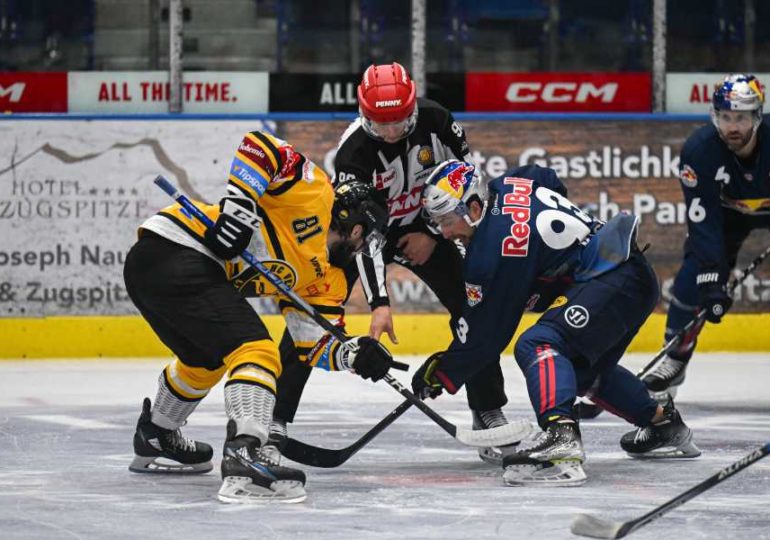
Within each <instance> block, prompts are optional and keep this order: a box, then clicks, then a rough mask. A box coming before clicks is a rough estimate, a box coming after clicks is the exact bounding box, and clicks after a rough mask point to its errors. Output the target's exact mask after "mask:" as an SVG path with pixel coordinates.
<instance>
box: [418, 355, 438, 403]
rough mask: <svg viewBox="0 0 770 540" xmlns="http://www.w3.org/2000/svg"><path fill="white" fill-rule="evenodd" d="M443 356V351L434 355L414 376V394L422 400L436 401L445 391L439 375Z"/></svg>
mask: <svg viewBox="0 0 770 540" xmlns="http://www.w3.org/2000/svg"><path fill="white" fill-rule="evenodd" d="M442 356H444V353H443V351H442V352H437V353H433V354H432V355H430V357H429V358H428V359H427V360H426V361H425V362H423V363H422V365H421V366H420V367H419V368H417V371H416V372H415V374H414V375H413V376H412V392H413V393H414V395H416V396H417V397H419V398H420V399H428V398H431V399H434V398H437V397H438V396H440V395H441V393H442V392H443V391H444V385H443V384H442V382H441V380H440V379H439V376H438V373H437V371H438V369H439V367H440V365H441V357H442Z"/></svg>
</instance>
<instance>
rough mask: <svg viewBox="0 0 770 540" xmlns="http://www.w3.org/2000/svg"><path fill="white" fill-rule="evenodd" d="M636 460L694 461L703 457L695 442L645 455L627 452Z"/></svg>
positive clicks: (664, 447)
mask: <svg viewBox="0 0 770 540" xmlns="http://www.w3.org/2000/svg"><path fill="white" fill-rule="evenodd" d="M626 453H627V454H628V455H629V456H630V457H632V458H634V459H694V458H696V457H698V456H700V455H701V451H700V448H698V447H697V446H695V443H693V442H687V443H684V444H680V445H679V446H675V447H674V446H662V447H660V448H656V449H655V450H650V451H649V452H645V453H643V454H632V453H630V452H626Z"/></svg>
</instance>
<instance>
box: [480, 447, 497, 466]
mask: <svg viewBox="0 0 770 540" xmlns="http://www.w3.org/2000/svg"><path fill="white" fill-rule="evenodd" d="M479 457H480V458H481V461H483V462H484V463H489V464H490V465H495V466H496V467H502V466H503V453H502V452H500V449H499V448H498V447H496V446H487V447H485V448H479Z"/></svg>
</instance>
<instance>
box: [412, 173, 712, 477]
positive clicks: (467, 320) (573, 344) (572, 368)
mask: <svg viewBox="0 0 770 540" xmlns="http://www.w3.org/2000/svg"><path fill="white" fill-rule="evenodd" d="M422 204H423V208H424V212H425V214H426V217H427V218H429V219H430V221H431V222H432V223H433V224H434V226H435V227H437V228H438V229H440V231H441V234H442V235H443V236H444V237H445V238H448V239H451V240H454V241H459V242H461V243H462V244H463V245H465V248H466V256H465V265H464V274H463V275H464V279H465V288H466V293H467V305H466V306H465V309H464V311H463V316H462V317H461V318H460V319H459V321H458V323H457V324H456V327H455V328H453V334H454V338H453V340H452V343H451V344H450V346H449V348H448V349H447V350H446V351H444V352H440V353H436V354H434V355H432V356H431V357H430V358H429V359H428V360H427V361H426V362H425V363H424V364H423V365H422V366H421V367H420V368H419V369H418V370H417V373H416V374H415V376H414V378H413V380H412V387H413V390H414V391H415V393H417V394H419V395H421V396H423V397H429V396H430V397H435V396H436V395H438V394H439V393H440V392H441V391H442V390H447V391H448V392H449V393H452V394H454V393H455V392H457V391H458V389H459V388H460V387H461V386H462V385H463V384H464V382H465V381H467V380H469V379H470V378H471V377H472V376H473V375H474V374H475V373H476V372H477V371H478V370H480V369H482V368H484V366H485V365H487V364H488V363H489V362H497V361H498V358H499V355H500V353H501V352H502V351H504V349H505V347H506V346H507V345H508V343H509V342H510V340H511V339H512V337H513V334H514V332H515V330H516V327H517V326H518V325H519V321H520V319H521V316H522V314H523V313H524V311H525V310H532V311H538V312H543V311H544V313H543V315H542V316H541V317H540V319H539V320H538V322H537V324H535V325H534V326H532V327H531V328H530V329H528V330H527V331H526V332H524V334H523V335H522V336H521V337H520V338H519V339H518V341H517V342H516V345H515V347H514V356H515V357H516V361H517V363H518V364H519V366H520V368H521V370H522V372H523V373H524V376H525V378H526V381H527V390H528V393H529V397H530V401H531V402H532V405H533V407H534V410H535V413H536V415H537V421H538V424H539V425H540V427H541V428H542V431H541V432H538V433H537V435H536V436H534V437H533V438H532V439H530V440H525V441H523V442H522V443H520V445H519V446H518V447H516V448H515V449H513V450H510V449H509V450H510V451H507V452H506V454H507V455H506V456H505V457H504V460H503V466H504V468H505V472H504V475H503V479H504V480H505V482H506V484H508V485H532V484H543V485H549V484H554V485H579V484H582V483H583V482H584V481H585V479H586V476H585V472H584V471H583V468H582V462H583V461H584V459H585V454H584V452H583V445H582V441H581V437H580V430H579V428H578V425H577V423H576V422H575V419H574V418H573V416H572V406H573V404H574V401H575V397H576V396H577V395H583V394H589V395H590V396H592V397H593V399H595V400H596V401H597V402H598V403H600V404H601V405H602V406H604V407H605V408H606V409H607V410H609V411H611V412H613V413H615V414H617V415H619V416H621V417H623V418H625V419H626V420H628V421H629V422H632V423H634V424H636V425H637V426H638V429H637V430H635V431H632V432H630V433H627V434H626V435H624V436H623V438H622V439H621V441H620V444H621V446H622V448H623V449H624V450H625V451H626V452H627V453H629V454H630V455H631V456H634V457H695V456H697V455H699V454H700V451H699V450H698V449H697V447H695V445H694V444H693V443H692V433H691V431H690V429H689V428H688V427H687V426H686V425H685V424H684V422H683V421H682V419H681V417H680V415H679V413H678V412H677V410H676V409H675V408H674V405H673V403H672V402H670V401H669V402H668V403H666V404H665V405H659V404H658V403H657V402H656V401H655V400H653V399H652V398H651V397H650V396H649V394H648V393H647V390H646V388H645V386H644V384H642V382H641V381H640V380H639V379H638V378H636V377H635V376H634V375H633V374H632V373H631V372H629V371H628V370H626V369H625V368H623V367H621V366H618V365H617V364H618V361H619V360H620V358H621V356H622V355H623V353H624V351H625V350H626V347H627V346H628V344H629V343H630V341H631V339H632V338H633V337H634V336H635V335H636V333H637V331H638V329H639V327H640V326H641V325H642V323H643V322H644V321H645V320H646V319H647V317H648V315H649V314H650V312H651V311H652V309H653V307H654V306H655V304H656V302H657V300H658V294H659V289H658V282H657V278H656V276H655V273H654V271H653V270H652V268H651V267H650V265H649V264H648V263H647V261H646V259H645V257H644V255H643V254H642V253H641V251H639V249H637V247H636V241H635V237H636V233H637V226H638V218H636V217H635V216H632V215H629V214H621V215H619V216H616V217H615V218H613V219H612V220H611V221H609V222H608V223H606V224H604V223H602V222H600V221H597V220H595V219H593V218H592V217H591V216H589V215H587V214H586V213H584V212H583V211H581V210H580V209H579V208H578V207H577V206H575V205H574V204H573V203H572V202H570V200H569V199H567V198H566V188H565V187H564V185H563V184H562V183H561V181H560V180H559V179H558V178H557V176H556V174H555V172H554V171H553V170H552V169H546V168H541V167H537V166H525V167H519V168H516V169H513V170H511V171H510V172H509V173H507V174H506V175H504V176H501V177H499V178H497V179H495V180H492V181H491V182H490V183H489V185H488V186H487V185H485V184H484V183H483V182H482V181H480V179H479V177H478V176H477V175H476V172H475V170H474V167H473V165H471V164H468V163H464V162H459V161H448V162H444V163H442V164H441V165H440V166H438V167H437V168H436V170H435V171H434V172H433V173H432V174H431V176H430V177H429V178H428V180H427V182H426V187H425V188H424V191H423V197H422Z"/></svg>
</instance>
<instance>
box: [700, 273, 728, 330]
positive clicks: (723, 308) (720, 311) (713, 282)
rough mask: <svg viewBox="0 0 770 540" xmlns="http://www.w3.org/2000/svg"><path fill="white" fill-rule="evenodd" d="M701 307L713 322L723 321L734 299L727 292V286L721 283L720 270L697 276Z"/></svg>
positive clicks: (707, 318)
mask: <svg viewBox="0 0 770 540" xmlns="http://www.w3.org/2000/svg"><path fill="white" fill-rule="evenodd" d="M697 284H698V298H699V304H700V307H701V308H702V309H703V310H705V312H706V320H707V321H709V322H712V323H720V322H722V317H724V315H725V313H727V310H729V309H730V306H732V305H733V299H732V298H730V295H729V294H727V286H725V285H724V284H722V283H720V281H719V272H702V273H700V274H698V277H697Z"/></svg>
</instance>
